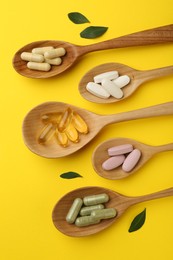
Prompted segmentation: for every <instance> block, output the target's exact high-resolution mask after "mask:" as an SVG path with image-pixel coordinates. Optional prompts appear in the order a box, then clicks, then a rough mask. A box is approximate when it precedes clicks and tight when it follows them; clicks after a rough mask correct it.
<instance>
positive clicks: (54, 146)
mask: <svg viewBox="0 0 173 260" xmlns="http://www.w3.org/2000/svg"><path fill="white" fill-rule="evenodd" d="M68 108H70V109H71V110H72V111H74V112H76V113H78V114H79V115H80V117H81V118H83V120H84V121H85V123H86V124H87V126H88V129H89V132H88V133H87V134H81V135H80V137H79V141H78V142H77V143H74V142H70V143H69V145H68V146H67V147H62V146H60V145H58V143H57V141H56V140H55V138H51V140H50V141H49V142H46V143H43V144H42V143H39V141H38V138H39V135H40V132H41V131H42V129H43V127H44V124H43V122H42V120H41V118H42V116H43V115H45V114H47V113H59V112H60V113H61V112H64V111H65V110H66V109H68ZM172 114H173V102H167V103H163V104H159V105H155V106H151V107H146V108H141V109H137V110H133V111H129V112H122V113H118V114H111V115H99V114H95V113H93V112H91V111H88V110H85V109H83V108H79V107H76V106H73V105H70V104H66V103H62V102H46V103H43V104H41V105H38V106H36V107H35V108H33V109H32V110H31V111H30V112H29V113H28V114H27V115H26V117H25V119H24V121H23V138H24V142H25V144H26V146H27V147H28V148H29V149H30V150H31V151H32V152H34V153H36V154H38V155H40V156H43V157H47V158H58V157H63V156H67V155H70V154H72V153H74V152H76V151H78V150H79V149H81V148H82V147H84V146H85V145H86V144H87V143H89V142H90V141H91V140H92V139H93V138H94V137H95V136H96V135H97V134H98V133H99V132H100V131H101V130H102V128H103V127H105V126H106V125H109V124H113V123H119V122H123V121H128V120H135V119H140V118H148V117H155V116H163V115H172Z"/></svg>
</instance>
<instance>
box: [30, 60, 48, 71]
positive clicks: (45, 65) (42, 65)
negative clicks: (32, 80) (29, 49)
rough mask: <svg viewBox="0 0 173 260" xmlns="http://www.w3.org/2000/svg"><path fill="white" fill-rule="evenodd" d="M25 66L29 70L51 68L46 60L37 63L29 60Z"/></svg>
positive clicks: (46, 69)
mask: <svg viewBox="0 0 173 260" xmlns="http://www.w3.org/2000/svg"><path fill="white" fill-rule="evenodd" d="M27 67H28V69H31V70H40V71H49V70H50V69H51V65H50V64H49V63H46V62H43V63H38V62H32V61H29V62H28V63H27Z"/></svg>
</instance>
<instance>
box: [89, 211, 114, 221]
mask: <svg viewBox="0 0 173 260" xmlns="http://www.w3.org/2000/svg"><path fill="white" fill-rule="evenodd" d="M116 215H117V212H116V210H115V209H114V208H107V209H100V210H94V211H92V212H91V216H92V217H93V218H95V219H100V220H101V219H108V218H114V217H115V216H116Z"/></svg>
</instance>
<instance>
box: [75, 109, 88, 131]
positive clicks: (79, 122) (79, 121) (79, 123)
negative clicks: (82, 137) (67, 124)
mask: <svg viewBox="0 0 173 260" xmlns="http://www.w3.org/2000/svg"><path fill="white" fill-rule="evenodd" d="M72 123H73V126H74V127H75V128H76V129H77V130H78V131H79V132H80V133H82V134H87V133H88V132H89V129H88V126H87V124H86V123H85V121H84V120H83V118H82V117H81V116H80V115H79V114H78V113H76V112H73V118H72Z"/></svg>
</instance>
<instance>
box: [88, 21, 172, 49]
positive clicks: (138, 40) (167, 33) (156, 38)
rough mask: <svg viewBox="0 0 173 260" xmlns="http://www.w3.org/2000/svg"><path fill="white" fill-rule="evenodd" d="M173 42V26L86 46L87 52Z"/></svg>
mask: <svg viewBox="0 0 173 260" xmlns="http://www.w3.org/2000/svg"><path fill="white" fill-rule="evenodd" d="M168 42H173V24H170V25H166V26H162V27H157V28H153V29H149V30H145V31H140V32H136V33H132V34H129V35H125V36H121V37H118V38H115V39H111V40H107V41H103V42H100V43H95V44H91V45H88V46H85V47H86V49H85V51H86V52H91V51H99V50H106V49H114V48H123V47H131V46H143V45H151V44H158V43H168Z"/></svg>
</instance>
